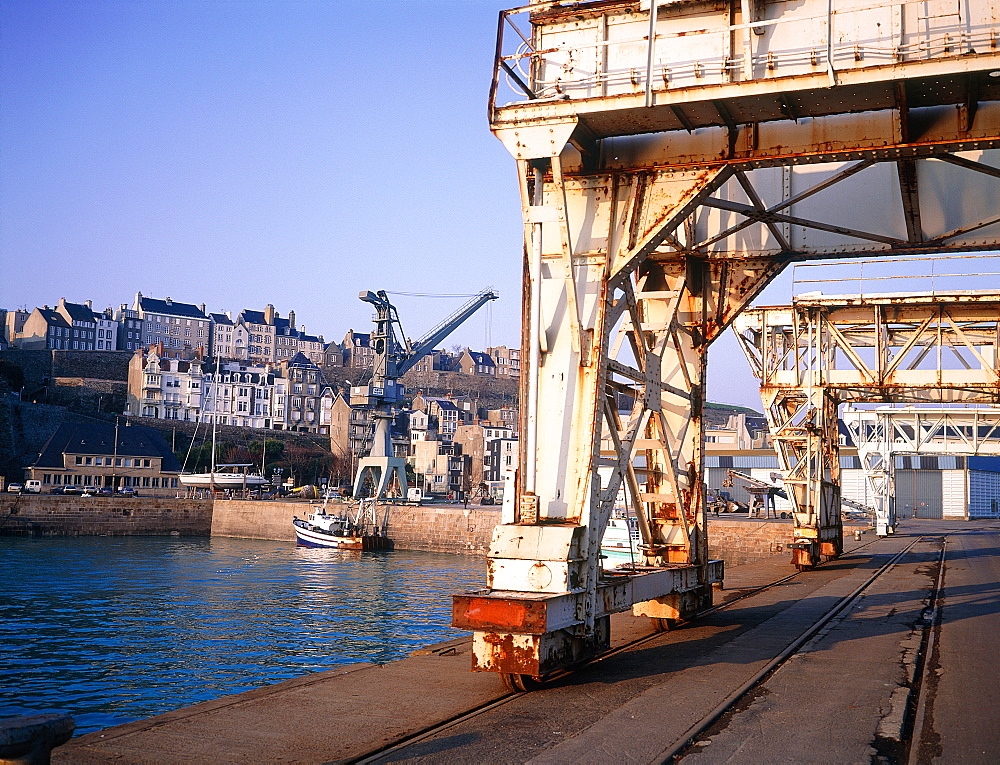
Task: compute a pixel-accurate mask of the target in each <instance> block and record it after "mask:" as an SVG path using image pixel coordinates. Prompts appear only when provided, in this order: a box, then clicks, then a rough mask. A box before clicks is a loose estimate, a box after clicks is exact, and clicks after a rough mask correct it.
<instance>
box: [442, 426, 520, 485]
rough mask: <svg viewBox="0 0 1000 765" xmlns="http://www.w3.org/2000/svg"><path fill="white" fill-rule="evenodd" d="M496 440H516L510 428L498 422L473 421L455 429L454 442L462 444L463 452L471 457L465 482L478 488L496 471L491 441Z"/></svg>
mask: <svg viewBox="0 0 1000 765" xmlns="http://www.w3.org/2000/svg"><path fill="white" fill-rule="evenodd" d="M496 440H507V441H516V440H517V439H516V438H514V437H513V436H512V434H511V430H510V428H507V427H504V426H502V425H500V424H498V423H491V422H484V421H479V422H473V423H470V424H466V425H459V426H458V428H457V429H456V431H455V436H454V442H455V443H456V444H461V446H462V453H463V454H465V455H467V456H468V457H469V460H468V463H467V465H466V467H467V469H468V471H469V472H468V475H467V476H466V481H465V483H466V484H468V485H470V486H472V487H473V488H476V487H477V486H479V485H480V484H481V483H484V482H485V481H486V480H487V476H489V475H492V473H493V472H494V468H493V464H492V460H493V459H494V458H495V457H491V446H490V444H491V442H493V441H496Z"/></svg>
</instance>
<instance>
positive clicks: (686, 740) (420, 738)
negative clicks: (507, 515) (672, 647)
mask: <svg viewBox="0 0 1000 765" xmlns="http://www.w3.org/2000/svg"><path fill="white" fill-rule="evenodd" d="M876 541H878V540H872V541H871V542H868V543H866V544H863V545H859V546H858V547H855V548H853V549H852V550H851V552H856V551H858V550H861V549H863V548H866V547H868V546H869V545H871V544H874V543H875V542H876ZM924 541H928V538H927V537H917V538H915V539H914V540H913V541H912V542H910V543H909V544H908V545H906V547H904V548H903V549H902V550H900V551H899V552H897V553H895V554H894V555H892V557H891V558H890V559H889V560H887V561H886V562H885V563H883V564H882V565H881V566H880V567H879V568H878V569H877V570H875V571H874V572H873V573H872V574H871V575H870V576H869V577H868V578H867V579H866V580H865V581H863V582H862V583H861V584H860V585H858V587H856V588H855V589H854V590H853V591H852V592H851V593H849V594H848V595H846V596H844V597H842V598H841V599H840V600H838V601H837V602H836V603H835V604H834V605H833V606H832V607H831V608H830V609H828V610H827V611H826V612H825V613H824V614H823V615H822V616H821V617H820V618H818V619H816V620H815V621H813V622H812V623H811V624H810V625H809V626H808V627H807V628H805V629H804V630H803V631H802V633H801V634H800V635H798V637H796V638H795V639H794V640H792V641H791V642H790V643H789V644H788V645H787V646H786V647H785V648H784V649H783V650H782V651H781V652H780V653H779V654H778V655H777V656H775V657H774V658H773V659H772V660H771V661H769V662H768V663H767V664H766V665H765V666H763V667H762V668H761V669H760V670H759V671H758V672H757V673H756V674H755V675H754V676H753V677H751V678H750V679H748V680H747V681H746V682H745V683H743V685H741V686H740V687H738V688H736V689H735V690H733V691H732V692H731V693H729V694H728V695H727V696H726V698H725V699H724V700H723V701H722V702H721V703H719V704H718V706H716V707H715V708H714V709H712V710H711V711H710V712H709V713H708V714H706V715H705V716H704V717H703V718H701V719H700V720H699V721H698V722H696V723H695V724H694V725H692V726H691V727H690V728H689V729H688V730H687V731H685V732H684V734H683V735H682V736H680V737H679V738H677V739H676V740H675V741H674V742H672V743H671V745H670V746H669V747H668V748H666V749H664V750H663V751H662V752H661V753H660V755H659V756H657V757H656V758H655V759H654V760H653V761H654V762H659V763H672V762H677V761H679V760H681V759H682V758H683V757H684V754H685V753H686V752H687V751H688V750H690V748H691V747H692V745H693V744H695V742H696V741H697V740H698V739H699V737H700V736H701V735H702V734H704V733H705V732H706V731H708V730H709V729H710V728H711V727H712V726H713V725H714V724H715V723H716V722H718V721H719V720H720V719H721V718H722V717H723V716H724V715H725V714H726V713H727V712H729V711H730V710H732V709H733V708H734V707H735V706H736V705H737V704H738V703H739V702H740V700H741V699H743V698H744V697H746V696H747V694H748V693H750V692H751V691H753V690H754V689H755V688H757V687H759V686H760V685H762V684H763V683H764V682H766V681H767V679H768V678H769V677H770V676H772V675H773V674H774V673H775V672H776V671H777V670H778V669H779V668H780V667H781V666H782V665H783V664H785V663H786V662H787V661H788V660H789V659H791V658H792V657H793V656H795V655H796V654H797V653H798V652H800V651H801V650H802V648H803V646H805V645H806V644H807V643H808V642H809V641H810V640H811V639H812V638H813V637H814V636H816V635H817V633H819V632H820V631H821V630H822V629H823V628H824V627H825V626H827V625H828V624H829V623H830V622H832V621H834V620H835V619H837V618H838V617H841V616H843V615H845V614H847V613H849V611H850V609H851V608H852V606H854V605H855V604H856V603H857V601H858V600H859V598H861V597H862V596H863V595H864V593H865V592H866V591H867V590H868V589H869V588H870V587H871V586H872V585H873V584H874V583H875V582H876V581H877V580H878V579H879V578H880V577H882V576H883V575H884V574H885V573H886V572H888V571H890V570H891V569H892V568H893V567H894V566H895V565H897V564H898V563H899V562H900V561H902V560H903V559H904V558H905V557H906V555H907V554H908V553H910V552H911V551H912V550H913V548H914V547H915V546H917V545H918V544H919V543H920V542H924ZM944 570H945V546H944V545H942V550H941V554H940V557H939V559H938V571H937V576H936V582H935V586H934V588H933V590H932V591H931V593H930V597H929V605H928V608H927V614H926V617H925V619H924V624H925V627H924V634H923V640H922V646H921V651H920V660H919V662H918V670H917V676H916V677H915V678H914V682H913V688H912V693H911V697H910V703H909V704H908V714H907V720H906V722H905V729H906V731H907V732H912V735H910V736H909V737H908V738H909V740H912V741H919V735H920V729H921V726H922V724H923V714H924V704H923V700H922V698H921V697H920V694H919V690H920V688H921V687H923V682H922V678H923V677H924V675H925V674H926V672H927V671H928V666H929V664H928V662H927V661H925V657H926V656H928V655H930V653H931V651H932V650H933V640H934V630H933V627H934V626H935V625H936V624H937V621H938V618H939V593H940V591H941V587H942V586H943V577H944ZM802 576H808V574H805V573H803V572H796V573H793V574H790V575H788V576H785V577H782V578H780V579H777V580H775V581H773V582H769V583H767V584H765V585H761V586H758V587H753V588H748V589H746V590H744V591H742V592H741V593H740V594H739V595H738V596H736V597H734V598H732V599H730V600H727V601H726V602H724V603H720V604H718V605H715V606H712V607H711V608H708V609H705V610H704V611H701V612H699V613H698V614H697V615H695V616H694V617H693V618H692V619H691V620H689V621H690V622H697V621H698V620H700V619H703V618H704V617H706V616H709V615H710V614H713V613H716V612H718V611H723V610H726V609H730V608H733V607H734V606H736V605H738V604H739V603H741V602H742V601H744V600H746V599H747V598H751V597H753V596H755V595H757V594H759V593H762V592H764V591H766V590H768V589H771V588H773V587H777V586H780V585H782V584H785V583H787V582H789V581H792V580H795V579H797V578H800V577H802ZM662 637H663V635H662V632H660V631H657V632H653V633H652V634H650V635H646V636H643V637H641V638H638V639H636V640H632V641H629V642H628V643H625V644H622V645H620V646H618V647H616V648H613V649H612V650H610V651H608V652H606V653H604V654H602V655H601V656H599V657H597V658H595V659H594V660H592V661H590V662H588V664H587V665H586V666H594V665H595V664H599V663H601V662H605V661H607V660H608V659H610V658H612V657H615V656H618V655H620V654H622V653H625V652H628V651H632V650H635V649H636V648H640V647H642V646H644V645H645V644H647V643H651V642H653V641H655V640H657V639H661V638H662ZM568 674H571V672H564V673H559V674H557V675H554V676H552V677H550V678H546V682H545V683H543V684H542V687H544V685H545V684H547V683H555V682H557V681H558V680H559V678H561V677H565V676H566V675H568ZM528 693H530V691H517V690H514V691H511V692H509V693H507V694H505V695H504V696H502V697H500V698H498V699H496V700H494V701H492V702H489V703H487V704H483V705H481V706H479V707H476V708H474V709H471V710H469V711H467V712H465V713H463V714H461V715H458V716H456V717H454V718H451V719H449V720H446V721H444V722H441V723H438V724H436V725H434V726H431V727H428V728H426V729H424V730H422V731H419V732H416V733H414V734H412V735H410V736H408V737H406V738H404V739H402V740H398V741H396V742H394V743H392V744H389V745H387V746H385V747H382V748H379V749H377V750H372V751H369V752H366V753H365V754H363V755H361V756H359V757H357V758H354V759H352V760H350V762H352V763H359V765H360V764H367V763H377V762H382V761H385V760H390V759H392V758H393V755H395V754H398V753H402V752H403V750H405V749H407V748H408V747H411V746H414V745H416V744H419V743H421V742H424V741H427V740H429V739H431V738H434V737H435V736H438V735H439V734H441V733H444V732H445V731H448V730H449V729H451V728H454V727H456V726H459V725H461V724H462V723H465V722H467V721H469V720H473V719H474V718H476V717H479V716H481V715H484V714H487V713H489V712H492V711H493V710H496V709H498V708H500V707H503V706H505V705H507V704H511V703H512V702H514V701H516V700H518V699H521V698H523V697H525V696H526V695H527V694H528ZM903 748H904V749H905V747H903ZM915 756H916V747H914V751H913V752H911V753H907V752H905V751H902V752H899V751H897V752H894V753H893V756H892V757H891V760H892V761H896V762H909V763H916V759H915ZM907 757H909V760H908V759H907Z"/></svg>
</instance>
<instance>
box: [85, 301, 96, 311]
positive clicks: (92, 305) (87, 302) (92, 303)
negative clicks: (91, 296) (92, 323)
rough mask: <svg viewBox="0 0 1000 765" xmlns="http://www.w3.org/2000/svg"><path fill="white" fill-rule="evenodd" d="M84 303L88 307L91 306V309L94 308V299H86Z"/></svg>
mask: <svg viewBox="0 0 1000 765" xmlns="http://www.w3.org/2000/svg"><path fill="white" fill-rule="evenodd" d="M83 304H84V305H85V306H87V308H89V309H90V310H91V311H93V310H94V301H92V300H84V301H83Z"/></svg>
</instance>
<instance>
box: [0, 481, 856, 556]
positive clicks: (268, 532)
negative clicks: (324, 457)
mask: <svg viewBox="0 0 1000 765" xmlns="http://www.w3.org/2000/svg"><path fill="white" fill-rule="evenodd" d="M310 508H311V505H310V503H308V502H270V501H251V500H247V501H244V500H215V501H214V502H213V501H212V500H207V499H206V500H192V499H167V498H155V497H136V498H120V497H60V496H47V495H21V496H20V497H18V496H14V495H10V496H7V495H0V536H3V535H11V534H53V535H55V534H62V535H69V536H73V535H86V534H93V535H124V534H174V533H177V534H184V535H200V536H208V535H211V536H217V537H238V538H244V539H270V540H275V541H280V542H293V541H294V540H295V534H294V532H293V531H292V518H294V517H295V516H298V517H299V518H305V517H306V516H307V515H308V514H309V512H310ZM499 522H500V509H499V507H498V508H496V509H494V508H492V507H478V506H473V507H469V508H465V507H463V506H462V505H422V506H411V505H396V506H394V507H393V508H392V510H391V512H390V515H389V537H390V538H391V539H392V540H393V542H395V544H396V547H397V548H399V549H401V550H426V551H429V552H442V553H457V554H462V555H485V554H486V551H487V549H488V548H489V543H490V538H491V537H492V534H493V528H494V527H495V526H496V524H497V523H499ZM708 524H709V525H708V540H709V547H708V550H709V555H710V557H712V558H720V559H722V560H724V561H725V562H726V564H727V565H729V566H738V565H741V564H743V563H752V562H754V561H758V560H762V559H764V558H768V557H771V556H773V555H788V550H787V546H788V543H789V542H791V541H792V538H791V537H792V523H791V521H785V520H768V521H763V520H748V519H745V518H743V519H739V520H735V519H722V518H714V517H712V518H709V521H708ZM845 533H847V534H850V533H852V531H851V530H846V529H845Z"/></svg>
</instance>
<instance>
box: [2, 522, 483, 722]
mask: <svg viewBox="0 0 1000 765" xmlns="http://www.w3.org/2000/svg"><path fill="white" fill-rule="evenodd" d="M2 544H3V558H4V564H5V565H3V566H0V614H3V619H0V646H2V647H3V648H2V653H3V665H4V673H3V674H4V677H3V682H2V683H0V715H15V714H28V713H29V712H48V711H53V712H54V711H62V712H69V713H70V714H72V715H73V716H74V717H75V718H76V722H77V735H79V734H82V733H89V732H91V731H94V730H98V729H100V728H105V727H108V726H110V725H118V724H121V723H125V722H128V721H130V720H135V719H141V718H145V717H149V716H152V715H155V714H159V713H161V712H166V711H169V710H171V709H176V708H177V707H180V706H186V705H189V704H194V703H197V702H201V701H208V700H210V699H215V698H219V697H220V696H226V695H230V694H233V693H240V692H242V691H246V690H250V689H252V688H259V687H261V686H265V685H268V684H271V683H275V682H278V681H281V680H286V679H289V678H292V677H299V676H301V675H305V674H309V673H311V672H319V671H323V670H327V669H330V668H333V667H336V666H339V665H343V664H350V663H355V662H376V663H384V662H387V661H392V660H394V659H399V658H402V657H404V656H407V655H408V654H409V653H411V652H412V651H414V650H415V649H417V648H419V647H422V646H426V645H428V644H431V643H436V642H439V641H442V640H448V639H451V638H454V637H457V636H458V635H460V634H461V632H460V631H459V630H455V629H453V628H452V627H450V626H449V625H450V622H451V599H450V596H451V593H452V592H454V591H456V590H466V589H475V588H478V587H482V585H483V579H484V570H483V563H482V559H481V558H474V557H468V556H460V555H441V554H435V553H421V552H411V551H405V550H400V551H396V552H393V553H383V552H372V553H364V554H363V555H362V554H359V553H356V552H349V551H340V550H332V549H320V548H306V547H296V546H293V545H290V544H288V543H287V542H271V541H260V540H246V539H225V538H214V539H209V538H195V537H6V538H4V539H3V540H2Z"/></svg>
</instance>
